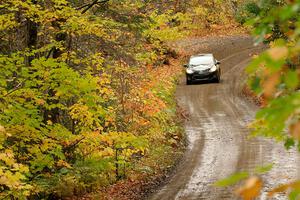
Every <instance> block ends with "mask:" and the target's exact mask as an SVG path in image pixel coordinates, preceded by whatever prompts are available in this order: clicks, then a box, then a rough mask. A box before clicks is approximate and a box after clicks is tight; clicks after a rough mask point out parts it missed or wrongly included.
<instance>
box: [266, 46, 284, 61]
mask: <svg viewBox="0 0 300 200" xmlns="http://www.w3.org/2000/svg"><path fill="white" fill-rule="evenodd" d="M267 52H268V54H269V56H270V57H271V58H272V59H273V60H281V59H284V58H286V57H287V56H288V52H289V51H288V49H287V48H286V47H274V48H271V49H269V50H268V51H267Z"/></svg>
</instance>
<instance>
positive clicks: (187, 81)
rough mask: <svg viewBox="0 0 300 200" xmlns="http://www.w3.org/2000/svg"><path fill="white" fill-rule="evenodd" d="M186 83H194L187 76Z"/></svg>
mask: <svg viewBox="0 0 300 200" xmlns="http://www.w3.org/2000/svg"><path fill="white" fill-rule="evenodd" d="M186 84H187V85H191V84H192V81H191V80H189V79H188V78H187V77H186Z"/></svg>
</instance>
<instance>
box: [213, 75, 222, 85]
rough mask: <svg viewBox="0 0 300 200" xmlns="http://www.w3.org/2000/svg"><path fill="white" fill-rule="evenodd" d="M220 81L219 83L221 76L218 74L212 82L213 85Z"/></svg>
mask: <svg viewBox="0 0 300 200" xmlns="http://www.w3.org/2000/svg"><path fill="white" fill-rule="evenodd" d="M220 81H221V76H220V74H218V75H217V76H216V78H215V80H214V82H215V83H220Z"/></svg>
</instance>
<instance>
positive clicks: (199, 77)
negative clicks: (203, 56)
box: [186, 71, 218, 81]
mask: <svg viewBox="0 0 300 200" xmlns="http://www.w3.org/2000/svg"><path fill="white" fill-rule="evenodd" d="M217 77H218V71H215V72H194V73H193V74H186V78H187V80H188V81H205V80H213V79H216V78H217Z"/></svg>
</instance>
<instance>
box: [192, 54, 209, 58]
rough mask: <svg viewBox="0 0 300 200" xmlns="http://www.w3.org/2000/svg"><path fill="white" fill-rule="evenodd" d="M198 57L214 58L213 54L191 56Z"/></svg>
mask: <svg viewBox="0 0 300 200" xmlns="http://www.w3.org/2000/svg"><path fill="white" fill-rule="evenodd" d="M196 57H214V56H213V54H211V53H206V54H197V55H193V56H191V58H196Z"/></svg>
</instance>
